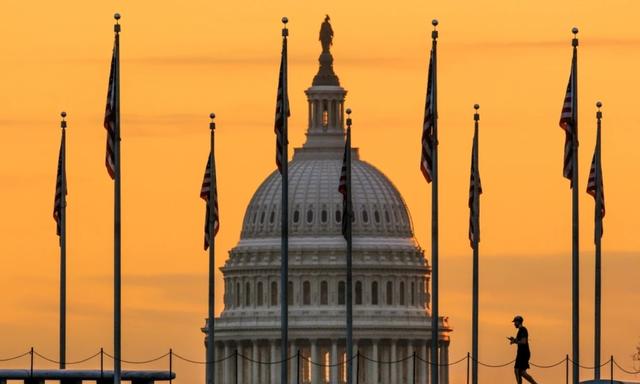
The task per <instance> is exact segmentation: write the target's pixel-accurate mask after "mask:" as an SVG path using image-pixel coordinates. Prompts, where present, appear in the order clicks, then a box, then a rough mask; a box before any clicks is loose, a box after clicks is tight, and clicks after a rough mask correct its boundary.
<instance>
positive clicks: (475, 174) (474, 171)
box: [469, 132, 482, 248]
mask: <svg viewBox="0 0 640 384" xmlns="http://www.w3.org/2000/svg"><path fill="white" fill-rule="evenodd" d="M477 134H478V133H477V132H476V133H474V135H473V149H472V151H471V178H470V181H469V242H470V243H471V248H474V237H475V233H476V228H475V221H474V219H475V217H476V215H477V217H478V222H479V221H480V220H479V218H480V212H476V211H475V209H476V206H475V204H474V203H475V201H476V199H480V195H481V194H482V183H481V182H480V170H479V169H478V168H477V162H476V161H475V160H476V158H477V156H478V137H477ZM476 184H477V185H478V195H477V196H476V194H475V191H476V189H475V188H474V186H475V185H476ZM477 232H478V242H480V227H478V228H477Z"/></svg>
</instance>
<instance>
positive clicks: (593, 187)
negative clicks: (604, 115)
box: [587, 132, 606, 238]
mask: <svg viewBox="0 0 640 384" xmlns="http://www.w3.org/2000/svg"><path fill="white" fill-rule="evenodd" d="M598 134H599V132H598ZM596 155H598V156H601V154H600V145H596V149H595V152H594V154H593V159H592V160H591V170H590V171H589V181H588V182H587V193H588V194H590V195H591V196H593V199H594V200H595V199H596V198H597V197H596V196H597V193H598V192H600V215H599V217H598V215H597V212H596V218H595V219H596V220H600V233H596V234H595V235H596V236H599V237H600V238H602V234H603V232H604V229H603V227H602V219H603V218H604V214H605V212H606V210H605V208H604V182H603V181H602V162H601V163H600V164H598V170H597V171H598V183H597V184H596V166H597V165H596V162H597V161H596ZM598 189H600V190H599V191H598ZM596 227H597V226H596Z"/></svg>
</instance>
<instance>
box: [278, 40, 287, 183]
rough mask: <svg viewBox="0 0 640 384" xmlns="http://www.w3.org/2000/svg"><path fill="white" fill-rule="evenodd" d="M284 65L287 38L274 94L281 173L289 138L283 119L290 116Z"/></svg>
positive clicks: (283, 41) (283, 42)
mask: <svg viewBox="0 0 640 384" xmlns="http://www.w3.org/2000/svg"><path fill="white" fill-rule="evenodd" d="M286 65H287V39H286V38H284V39H282V57H281V59H280V75H279V76H278V95H277V96H276V121H275V129H274V131H275V133H276V165H277V166H278V171H280V173H282V163H283V161H287V159H284V160H283V159H282V152H283V148H284V146H286V145H289V140H288V138H287V137H286V136H285V132H284V125H285V123H286V121H285V119H286V118H288V117H289V116H291V113H290V112H289V96H288V94H287V92H286V91H287V90H286V85H285V81H286V76H287V71H286Z"/></svg>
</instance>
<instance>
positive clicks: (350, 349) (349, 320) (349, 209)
mask: <svg viewBox="0 0 640 384" xmlns="http://www.w3.org/2000/svg"><path fill="white" fill-rule="evenodd" d="M346 112H347V143H346V147H347V148H348V150H347V153H346V155H347V156H346V158H347V175H346V176H347V180H346V190H347V212H344V213H343V215H342V216H343V217H342V220H345V219H346V220H347V227H346V228H347V231H346V236H347V287H346V288H347V300H346V301H347V353H346V355H347V384H352V383H353V287H352V285H353V275H352V251H353V237H352V224H353V217H352V216H353V209H352V202H351V108H347V111H346ZM356 381H357V380H356Z"/></svg>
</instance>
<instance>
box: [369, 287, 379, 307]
mask: <svg viewBox="0 0 640 384" xmlns="http://www.w3.org/2000/svg"><path fill="white" fill-rule="evenodd" d="M371 304H372V305H378V282H377V281H374V282H373V283H371Z"/></svg>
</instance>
